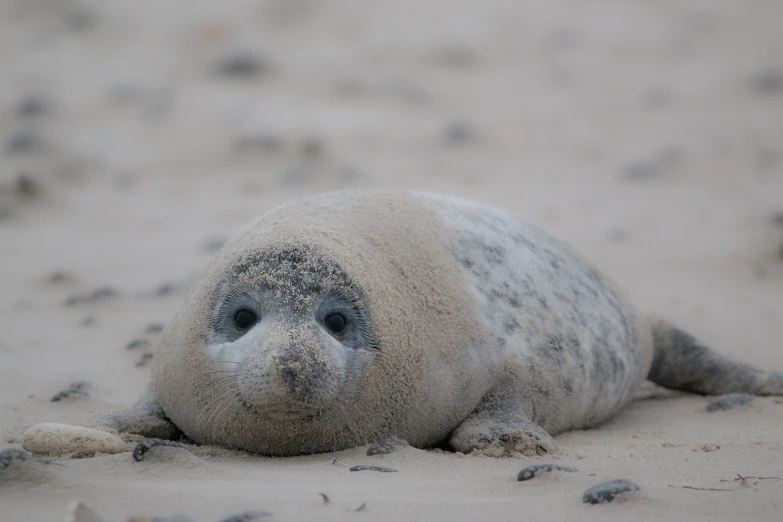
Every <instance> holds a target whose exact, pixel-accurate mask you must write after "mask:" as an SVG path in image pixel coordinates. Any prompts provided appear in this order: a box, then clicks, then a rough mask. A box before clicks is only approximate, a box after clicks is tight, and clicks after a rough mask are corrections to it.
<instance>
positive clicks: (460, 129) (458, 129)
mask: <svg viewBox="0 0 783 522" xmlns="http://www.w3.org/2000/svg"><path fill="white" fill-rule="evenodd" d="M443 139H444V141H446V143H449V144H453V145H463V144H465V143H468V142H471V141H474V140H475V139H476V130H475V129H474V128H473V126H472V125H470V124H469V123H467V122H452V123H450V124H449V125H447V126H446V129H445V130H444V133H443Z"/></svg>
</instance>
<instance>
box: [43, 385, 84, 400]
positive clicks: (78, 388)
mask: <svg viewBox="0 0 783 522" xmlns="http://www.w3.org/2000/svg"><path fill="white" fill-rule="evenodd" d="M90 386H91V384H90V383H89V382H87V381H77V382H72V383H71V384H70V386H68V388H67V389H65V390H63V391H60V392H57V393H56V394H55V396H54V397H52V402H60V401H61V400H63V399H65V398H66V397H70V396H71V395H89V393H87V390H89V389H90Z"/></svg>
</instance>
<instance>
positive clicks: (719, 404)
mask: <svg viewBox="0 0 783 522" xmlns="http://www.w3.org/2000/svg"><path fill="white" fill-rule="evenodd" d="M755 398H756V396H755V395H748V394H745V393H730V394H728V395H721V396H720V397H714V398H712V399H710V401H709V402H708V403H707V411H709V412H714V411H721V410H730V409H731V408H733V407H735V406H742V405H743V404H748V403H749V402H751V401H753V400H754V399H755Z"/></svg>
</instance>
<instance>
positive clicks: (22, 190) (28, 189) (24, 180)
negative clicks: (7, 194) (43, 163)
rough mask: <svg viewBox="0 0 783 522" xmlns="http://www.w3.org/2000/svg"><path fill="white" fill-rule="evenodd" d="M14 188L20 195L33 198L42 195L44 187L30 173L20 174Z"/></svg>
mask: <svg viewBox="0 0 783 522" xmlns="http://www.w3.org/2000/svg"><path fill="white" fill-rule="evenodd" d="M14 190H16V193H17V194H19V195H20V196H22V197H24V198H28V199H33V198H36V197H38V196H40V195H41V193H42V192H43V189H42V188H41V184H40V183H38V181H37V180H36V179H35V178H34V177H32V176H30V175H29V174H26V173H23V174H19V176H17V177H16V180H15V181H14Z"/></svg>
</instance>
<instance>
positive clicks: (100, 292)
mask: <svg viewBox="0 0 783 522" xmlns="http://www.w3.org/2000/svg"><path fill="white" fill-rule="evenodd" d="M116 295H118V292H117V291H116V290H114V289H113V288H110V287H108V286H104V287H101V288H98V289H96V290H93V291H92V292H90V293H88V294H75V295H72V296H70V297H68V299H66V300H65V306H73V305H75V304H79V303H89V302H91V301H98V300H101V299H106V298H108V297H114V296H116Z"/></svg>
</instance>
